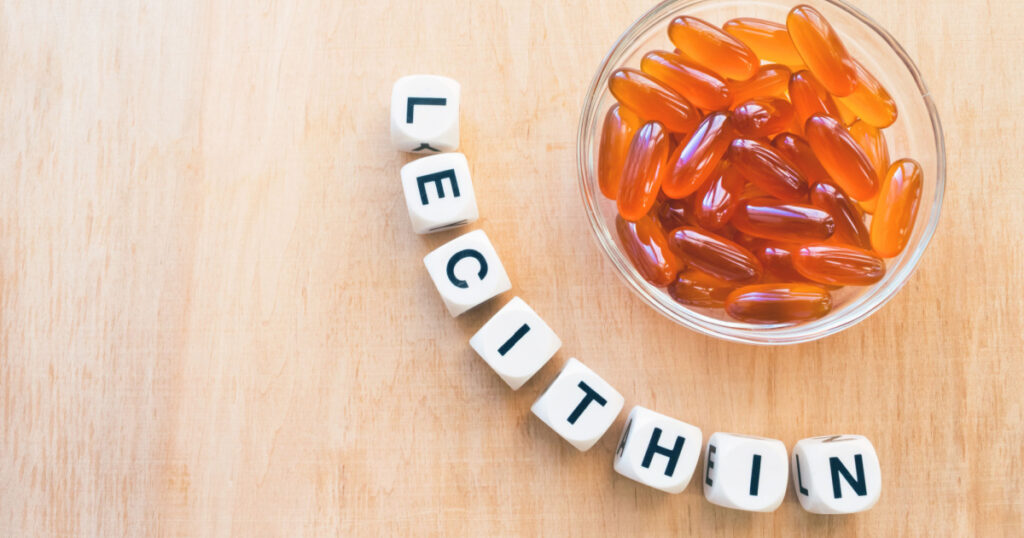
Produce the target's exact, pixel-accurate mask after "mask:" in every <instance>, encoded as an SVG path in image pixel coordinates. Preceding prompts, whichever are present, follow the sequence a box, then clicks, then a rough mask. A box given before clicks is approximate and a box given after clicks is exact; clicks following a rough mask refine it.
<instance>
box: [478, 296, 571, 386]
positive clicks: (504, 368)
mask: <svg viewBox="0 0 1024 538" xmlns="http://www.w3.org/2000/svg"><path fill="white" fill-rule="evenodd" d="M469 345H470V346H472V347H473V349H474V350H476V352H477V354H479V355H480V357H482V358H483V359H484V361H485V362H486V363H487V364H488V365H489V366H490V367H491V368H492V369H494V371H495V372H496V373H497V374H498V375H499V376H500V377H501V378H502V379H503V380H505V383H508V386H510V387H512V390H518V389H519V387H521V386H523V384H524V383H526V382H527V381H529V380H530V378H531V377H533V374H535V373H537V371H538V370H540V369H541V367H542V366H544V364H546V363H547V362H548V360H549V359H551V357H552V356H553V355H554V354H555V352H556V351H558V348H560V347H562V341H561V340H559V339H558V335H556V334H555V331H552V330H551V327H549V326H548V324H547V323H544V320H542V319H540V316H538V315H537V313H536V312H534V311H533V309H532V308H530V306H529V305H527V304H526V301H524V300H522V299H520V298H519V297H514V298H513V299H512V300H511V301H509V302H508V304H506V305H505V306H503V307H502V308H501V310H499V311H498V313H497V314H495V315H494V316H493V317H492V318H491V319H490V320H488V321H487V323H485V324H484V326H483V327H480V330H479V331H477V332H476V334H474V335H473V337H472V338H470V339H469Z"/></svg>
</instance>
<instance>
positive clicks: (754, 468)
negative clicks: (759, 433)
mask: <svg viewBox="0 0 1024 538" xmlns="http://www.w3.org/2000/svg"><path fill="white" fill-rule="evenodd" d="M788 482H789V454H788V453H786V445H785V444H783V443H782V441H779V440H777V439H766V438H764V437H753V436H750V435H740V434H736V433H722V432H716V433H714V434H712V435H711V438H710V439H708V449H707V453H706V454H705V456H704V497H705V498H707V500H708V501H709V502H711V503H712V504H717V505H718V506H724V507H726V508H735V509H737V510H746V511H748V512H774V511H775V509H776V508H778V507H779V505H780V504H782V499H783V498H784V497H785V496H786V484H787V483H788Z"/></svg>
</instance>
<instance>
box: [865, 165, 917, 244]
mask: <svg viewBox="0 0 1024 538" xmlns="http://www.w3.org/2000/svg"><path fill="white" fill-rule="evenodd" d="M923 181H924V177H923V174H922V173H921V165H920V164H918V163H917V161H915V160H913V159H900V160H898V161H896V162H894V163H892V166H890V167H889V172H888V173H887V174H886V175H885V181H883V182H882V189H881V190H880V191H879V193H878V206H877V207H876V208H875V215H874V218H872V219H871V246H872V247H873V248H874V250H875V252H877V253H878V255H879V256H882V257H883V258H892V257H893V256H896V255H898V254H899V253H900V252H903V249H904V248H905V247H906V246H907V242H908V241H909V240H910V234H911V232H913V231H914V219H915V218H917V208H918V205H919V204H920V202H921V189H922V186H923Z"/></svg>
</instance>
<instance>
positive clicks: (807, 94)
mask: <svg viewBox="0 0 1024 538" xmlns="http://www.w3.org/2000/svg"><path fill="white" fill-rule="evenodd" d="M789 98H790V100H792V101H793V108H795V109H796V115H797V117H798V118H800V123H801V125H802V124H804V123H807V119H808V118H810V117H811V116H813V115H815V114H827V115H829V116H832V117H833V118H838V117H839V108H838V107H836V102H835V101H834V100H833V99H832V96H831V95H829V93H828V90H826V89H825V87H824V86H822V85H821V83H820V82H818V79H816V78H814V75H813V74H811V72H810V71H798V72H796V73H793V76H792V77H790V79H789Z"/></svg>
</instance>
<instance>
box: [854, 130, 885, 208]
mask: <svg viewBox="0 0 1024 538" xmlns="http://www.w3.org/2000/svg"><path fill="white" fill-rule="evenodd" d="M847 130H848V131H850V136H852V137H853V140H854V141H855V142H857V145H858V146H860V149H862V150H864V154H865V155H867V156H868V160H870V161H871V164H872V165H873V166H874V167H875V173H876V174H878V179H879V181H881V180H882V179H884V178H885V173H886V172H888V171H889V145H888V143H886V141H885V133H883V132H882V130H881V129H879V128H877V127H872V126H871V125H868V124H867V123H864V122H863V121H859V120H858V121H855V122H853V123H852V124H851V125H850V127H849V128H847ZM877 202H878V194H877V193H876V194H875V195H874V196H873V197H871V198H869V199H867V200H862V201H861V202H860V206H861V207H862V208H864V211H867V212H868V213H874V212H875V204H877Z"/></svg>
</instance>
